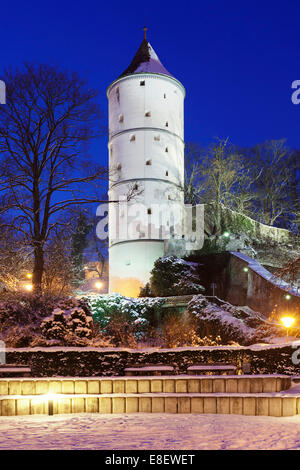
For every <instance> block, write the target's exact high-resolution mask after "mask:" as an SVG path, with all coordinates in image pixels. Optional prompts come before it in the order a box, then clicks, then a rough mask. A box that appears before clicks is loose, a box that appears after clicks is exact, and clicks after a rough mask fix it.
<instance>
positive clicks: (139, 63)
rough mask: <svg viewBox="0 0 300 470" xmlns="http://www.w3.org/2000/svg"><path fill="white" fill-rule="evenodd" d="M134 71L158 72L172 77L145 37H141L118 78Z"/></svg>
mask: <svg viewBox="0 0 300 470" xmlns="http://www.w3.org/2000/svg"><path fill="white" fill-rule="evenodd" d="M135 73H159V74H163V75H168V76H169V77H172V78H174V77H173V75H171V74H170V72H168V71H167V69H165V67H164V66H163V65H162V63H161V62H160V60H159V58H158V57H157V55H156V53H155V51H154V49H153V47H152V46H151V44H150V43H149V41H147V39H146V38H144V39H143V41H142V43H141V45H140V47H139V49H138V51H137V53H136V54H135V56H134V58H133V60H132V62H131V64H130V65H129V67H127V69H126V70H124V72H123V73H122V74H121V75H120V77H119V78H121V77H125V76H126V75H132V74H135Z"/></svg>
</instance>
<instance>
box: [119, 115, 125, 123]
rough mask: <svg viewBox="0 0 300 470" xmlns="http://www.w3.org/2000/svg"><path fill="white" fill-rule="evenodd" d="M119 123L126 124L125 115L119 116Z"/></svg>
mask: <svg viewBox="0 0 300 470" xmlns="http://www.w3.org/2000/svg"><path fill="white" fill-rule="evenodd" d="M119 122H124V115H123V114H120V115H119Z"/></svg>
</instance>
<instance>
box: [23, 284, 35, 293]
mask: <svg viewBox="0 0 300 470" xmlns="http://www.w3.org/2000/svg"><path fill="white" fill-rule="evenodd" d="M24 287H25V289H26V290H27V291H28V292H31V291H32V289H33V285H32V284H25V286H24Z"/></svg>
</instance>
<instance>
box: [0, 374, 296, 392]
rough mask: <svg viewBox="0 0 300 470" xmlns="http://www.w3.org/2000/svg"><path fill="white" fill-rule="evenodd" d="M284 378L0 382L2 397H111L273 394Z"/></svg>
mask: <svg viewBox="0 0 300 470" xmlns="http://www.w3.org/2000/svg"><path fill="white" fill-rule="evenodd" d="M290 386H291V377H289V376H284V375H234V376H226V375H220V376H218V375H212V376H207V375H202V376H201V375H196V376H192V375H176V376H174V375H173V376H160V377H149V376H146V377H130V378H129V377H97V378H95V377H92V378H84V377H64V378H58V377H57V378H53V377H52V378H44V377H41V378H28V379H0V396H1V395H43V394H47V393H49V392H52V393H63V394H107V393H108V394H113V393H138V394H142V393H273V392H280V391H282V390H288V389H289V388H290Z"/></svg>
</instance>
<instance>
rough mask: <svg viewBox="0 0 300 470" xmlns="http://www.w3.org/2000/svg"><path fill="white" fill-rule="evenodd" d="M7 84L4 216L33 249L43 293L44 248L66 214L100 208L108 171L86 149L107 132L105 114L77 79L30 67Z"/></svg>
mask: <svg viewBox="0 0 300 470" xmlns="http://www.w3.org/2000/svg"><path fill="white" fill-rule="evenodd" d="M4 78H5V83H6V85H7V90H6V92H7V94H6V96H7V100H6V101H7V103H6V105H4V106H1V107H0V154H1V157H2V159H1V166H0V190H1V191H2V193H3V194H5V196H6V204H5V207H4V209H3V211H5V212H7V213H8V214H10V216H11V221H10V227H11V228H13V229H14V230H16V231H18V232H19V233H22V234H23V235H24V237H25V239H26V240H27V243H28V244H29V245H30V246H31V247H32V249H33V254H34V267H33V286H34V289H35V290H36V291H41V286H42V277H43V272H44V249H45V243H46V242H47V240H49V238H50V237H51V233H52V231H53V230H55V229H57V228H58V227H59V226H60V225H61V223H62V222H61V220H60V216H61V214H62V212H63V211H66V210H67V209H68V208H69V207H70V206H72V205H75V204H76V205H80V204H87V203H91V202H98V203H99V202H101V201H100V200H99V199H98V197H97V189H96V187H98V186H99V185H101V184H102V186H103V180H105V179H107V171H106V169H105V168H103V167H101V166H99V165H96V164H93V162H92V161H91V159H89V158H88V155H87V145H88V144H89V143H90V141H91V140H92V139H93V138H95V137H97V136H98V135H99V134H100V131H101V132H103V130H104V127H103V125H102V120H103V115H102V113H101V112H100V110H99V107H98V105H97V102H96V92H95V91H94V90H92V89H90V88H88V87H87V85H86V83H85V82H84V81H83V80H81V79H80V78H79V77H78V76H77V74H74V73H73V74H70V73H67V72H63V71H59V70H58V69H57V68H55V67H52V66H47V65H28V64H26V65H25V68H24V70H21V71H19V70H16V71H11V70H9V71H6V72H5V75H4ZM101 125H102V127H100V126H101ZM92 185H94V189H92Z"/></svg>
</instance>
